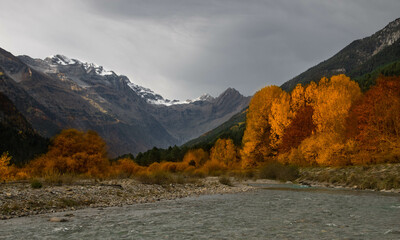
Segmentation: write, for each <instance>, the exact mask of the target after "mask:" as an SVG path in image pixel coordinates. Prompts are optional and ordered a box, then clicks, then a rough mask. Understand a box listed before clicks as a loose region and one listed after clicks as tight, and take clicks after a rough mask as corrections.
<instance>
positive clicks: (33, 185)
mask: <svg viewBox="0 0 400 240" xmlns="http://www.w3.org/2000/svg"><path fill="white" fill-rule="evenodd" d="M42 187H43V184H42V182H41V181H39V180H38V179H33V180H32V181H31V188H33V189H39V188H42Z"/></svg>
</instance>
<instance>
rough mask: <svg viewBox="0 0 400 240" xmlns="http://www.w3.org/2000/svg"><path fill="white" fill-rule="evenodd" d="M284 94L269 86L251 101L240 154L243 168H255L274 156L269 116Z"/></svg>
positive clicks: (275, 87)
mask: <svg viewBox="0 0 400 240" xmlns="http://www.w3.org/2000/svg"><path fill="white" fill-rule="evenodd" d="M282 92H283V91H282V89H280V88H279V87H277V86H269V87H265V88H263V89H261V90H260V91H258V92H256V94H255V95H254V96H253V98H252V99H251V101H250V105H249V109H248V112H247V115H246V130H245V132H244V135H243V140H242V143H243V148H242V150H241V152H240V155H241V157H242V167H243V168H251V167H255V166H257V164H258V163H259V162H262V161H264V159H266V158H267V157H270V156H272V149H271V147H270V131H271V124H270V122H269V116H270V114H271V106H272V104H273V102H274V100H275V99H277V98H279V96H280V95H281V94H282Z"/></svg>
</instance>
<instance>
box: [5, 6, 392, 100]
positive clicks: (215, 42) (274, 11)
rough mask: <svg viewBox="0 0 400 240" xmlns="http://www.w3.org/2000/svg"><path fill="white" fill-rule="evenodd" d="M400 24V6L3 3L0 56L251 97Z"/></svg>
mask: <svg viewBox="0 0 400 240" xmlns="http://www.w3.org/2000/svg"><path fill="white" fill-rule="evenodd" d="M398 17H400V1H399V0H379V1H377V0H335V1H332V0H326V1H321V0H290V1H289V0H280V1H277V0H237V1H236V0H229V1H228V0H226V1H225V0H196V1H194V0H132V1H128V0H112V1H111V0H93V1H92V0H87V1H85V0H80V1H75V0H64V1H62V0H57V1H54V0H35V1H28V0H26V1H21V0H2V1H1V14H0V32H1V35H0V36H1V37H0V47H1V48H4V49H6V50H7V51H10V52H11V53H13V54H14V55H20V54H26V55H29V56H31V57H34V58H45V57H46V56H49V55H53V54H57V53H60V54H64V55H66V56H68V57H70V58H76V59H79V60H83V61H88V62H94V63H97V64H99V65H102V66H104V67H105V68H106V69H108V70H114V71H115V72H116V73H117V74H123V75H127V76H128V77H129V78H130V79H131V81H132V82H134V83H136V84H139V85H142V86H145V87H148V88H151V89H152V90H154V91H155V92H157V93H160V94H161V95H163V96H164V97H166V98H169V99H180V100H185V99H188V98H190V99H191V98H195V97H197V96H199V95H200V94H202V93H210V94H211V95H213V96H217V95H218V94H220V93H221V92H222V91H224V90H225V89H226V88H228V87H234V88H236V89H238V90H239V91H240V92H241V93H243V94H245V95H252V94H254V92H255V91H257V90H258V89H260V88H261V87H263V86H265V85H271V84H275V85H280V84H282V83H284V82H285V81H287V80H289V79H291V78H292V77H294V76H296V75H298V74H299V73H301V72H303V71H305V70H306V69H308V68H310V67H312V66H314V65H315V64H317V63H319V62H320V61H323V60H325V59H327V58H329V57H331V56H332V55H333V54H335V53H336V52H338V51H339V50H341V49H342V48H343V47H345V46H346V45H347V44H349V43H351V42H352V41H353V40H355V39H359V38H363V37H366V36H369V35H371V34H373V33H375V32H376V31H378V30H379V29H381V28H383V27H384V26H385V25H386V24H387V23H389V22H390V21H393V20H395V19H396V18H398Z"/></svg>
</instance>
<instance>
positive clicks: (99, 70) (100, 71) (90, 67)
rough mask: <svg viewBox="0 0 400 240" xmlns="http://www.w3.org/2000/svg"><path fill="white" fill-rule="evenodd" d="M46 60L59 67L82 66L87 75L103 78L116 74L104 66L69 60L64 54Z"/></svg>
mask: <svg viewBox="0 0 400 240" xmlns="http://www.w3.org/2000/svg"><path fill="white" fill-rule="evenodd" d="M44 60H45V61H46V62H48V63H49V64H52V65H59V66H67V65H81V66H82V67H83V68H84V69H85V70H86V72H87V73H95V74H97V75H101V76H106V75H114V74H115V73H114V72H113V71H108V70H105V69H104V67H103V66H99V65H97V64H95V63H88V62H81V61H79V60H77V59H73V58H69V57H67V56H65V55H62V54H56V55H52V56H49V57H47V58H45V59H44Z"/></svg>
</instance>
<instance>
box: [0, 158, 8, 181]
mask: <svg viewBox="0 0 400 240" xmlns="http://www.w3.org/2000/svg"><path fill="white" fill-rule="evenodd" d="M10 160H11V156H9V155H8V152H5V153H3V154H2V155H1V156H0V181H6V180H8V179H9V174H10V166H9V165H10Z"/></svg>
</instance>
